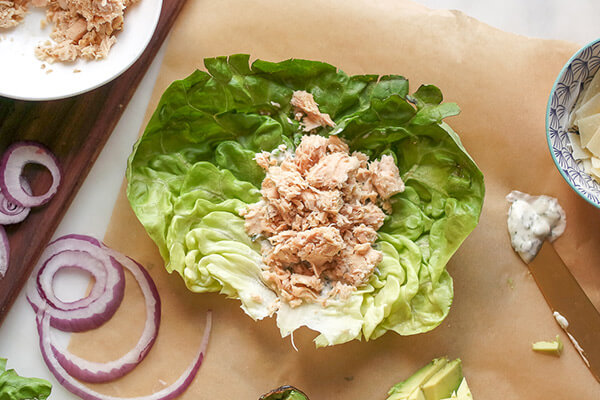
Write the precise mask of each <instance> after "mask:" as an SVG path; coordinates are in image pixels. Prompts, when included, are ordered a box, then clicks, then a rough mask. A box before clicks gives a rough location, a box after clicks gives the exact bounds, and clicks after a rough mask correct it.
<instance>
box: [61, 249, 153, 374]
mask: <svg viewBox="0 0 600 400" xmlns="http://www.w3.org/2000/svg"><path fill="white" fill-rule="evenodd" d="M102 248H103V249H104V250H105V251H106V253H107V254H109V255H110V256H111V257H112V258H114V259H115V260H116V261H117V262H118V263H119V265H122V266H123V267H125V268H127V270H128V271H129V272H131V274H132V275H133V277H134V278H135V280H136V281H137V282H138V284H139V286H140V289H141V290H142V294H143V295H144V300H145V303H146V322H145V324H144V330H143V331H142V335H141V336H140V338H139V340H138V342H137V344H136V345H135V346H134V347H133V348H132V349H131V350H130V351H129V352H127V353H126V354H125V355H123V356H122V357H120V358H119V359H117V360H113V361H109V362H106V363H98V362H92V361H88V360H85V359H83V358H81V357H78V356H76V355H74V354H72V353H70V352H69V351H68V350H66V349H60V350H59V349H58V348H57V347H56V345H55V343H56V341H55V340H54V338H53V337H52V336H51V344H52V351H53V353H54V356H55V357H56V359H57V360H58V362H59V363H60V364H61V366H62V367H63V368H64V369H65V370H66V371H67V373H68V374H70V375H71V376H72V377H74V378H77V379H79V380H82V381H86V382H96V383H97V382H108V381H111V380H114V379H116V378H119V377H121V376H123V375H125V374H127V373H128V372H130V371H131V370H132V369H134V368H135V367H136V366H137V365H138V364H139V363H140V362H141V361H142V360H143V359H144V357H146V355H147V354H148V351H150V349H151V348H152V345H153V344H154V341H155V340H156V336H157V335H158V327H159V326H160V316H161V313H160V297H159V295H158V290H157V289H156V286H155V285H154V282H153V281H152V278H151V277H150V275H149V274H148V272H147V271H146V269H145V268H144V267H142V266H141V265H140V264H138V263H137V262H135V261H134V260H132V259H131V258H129V257H125V256H124V255H122V254H121V253H119V252H116V251H114V250H112V249H109V248H108V247H106V246H103V247H102Z"/></svg>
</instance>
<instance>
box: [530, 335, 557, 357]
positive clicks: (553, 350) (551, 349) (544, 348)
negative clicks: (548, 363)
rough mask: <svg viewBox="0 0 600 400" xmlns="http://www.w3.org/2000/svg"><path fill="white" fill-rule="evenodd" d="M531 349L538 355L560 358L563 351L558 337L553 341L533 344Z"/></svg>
mask: <svg viewBox="0 0 600 400" xmlns="http://www.w3.org/2000/svg"><path fill="white" fill-rule="evenodd" d="M531 349H532V350H533V351H538V352H540V353H545V354H550V355H553V356H557V357H560V354H561V353H562V350H563V343H562V341H561V340H560V336H558V335H556V339H554V340H553V341H541V342H535V343H534V344H533V345H532V346H531Z"/></svg>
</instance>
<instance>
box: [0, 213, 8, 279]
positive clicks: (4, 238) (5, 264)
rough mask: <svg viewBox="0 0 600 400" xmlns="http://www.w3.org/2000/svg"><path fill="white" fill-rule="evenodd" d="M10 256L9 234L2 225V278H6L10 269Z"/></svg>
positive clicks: (0, 259)
mask: <svg viewBox="0 0 600 400" xmlns="http://www.w3.org/2000/svg"><path fill="white" fill-rule="evenodd" d="M9 258H10V246H9V244H8V236H6V231H5V230H4V227H3V226H2V225H0V279H2V278H4V275H5V274H6V271H7V270H8V259H9Z"/></svg>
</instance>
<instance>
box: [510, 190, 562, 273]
mask: <svg viewBox="0 0 600 400" xmlns="http://www.w3.org/2000/svg"><path fill="white" fill-rule="evenodd" d="M506 200H508V201H509V202H511V203H512V204H511V206H510V208H509V210H508V232H509V233H510V241H511V244H512V247H513V249H515V251H516V252H517V253H518V254H519V256H521V258H522V259H523V261H525V262H526V263H529V262H530V261H531V260H533V259H534V258H535V256H536V255H537V253H538V251H539V250H540V248H541V247H542V244H543V243H544V240H546V239H548V240H550V241H551V242H553V241H554V240H556V239H557V238H558V237H559V236H560V235H562V233H563V232H564V231H565V227H566V226H567V218H566V215H565V212H564V210H563V209H562V207H561V206H560V204H558V200H556V199H555V198H554V197H550V196H530V195H528V194H527V193H522V192H519V191H516V190H513V191H512V192H510V193H509V194H508V196H506Z"/></svg>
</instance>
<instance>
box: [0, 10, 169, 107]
mask: <svg viewBox="0 0 600 400" xmlns="http://www.w3.org/2000/svg"><path fill="white" fill-rule="evenodd" d="M161 7H162V0H140V1H139V2H138V3H137V4H134V5H132V6H131V7H130V8H129V9H128V10H127V11H125V22H124V27H123V31H120V32H119V33H118V34H117V36H116V37H117V42H116V43H115V45H114V46H113V47H112V48H111V50H110V52H109V53H108V56H107V57H106V58H105V59H103V60H98V61H86V60H78V61H76V62H73V63H60V62H55V63H54V64H49V63H47V62H42V61H40V60H39V59H38V58H36V56H35V54H34V51H35V47H36V45H37V44H38V43H40V42H44V41H46V40H49V39H50V36H49V35H50V32H51V31H52V25H51V24H48V26H47V27H46V28H44V29H41V27H40V21H41V20H42V19H43V18H44V17H45V14H46V9H45V8H41V9H37V8H33V7H30V10H29V13H28V14H27V15H26V16H25V19H24V21H23V22H22V23H21V24H19V25H18V26H16V27H15V28H12V29H0V60H1V61H0V96H5V97H11V98H13V99H21V100H54V99H62V98H65V97H70V96H74V95H77V94H81V93H84V92H87V91H89V90H92V89H95V88H97V87H98V86H101V85H103V84H105V83H107V82H110V81H111V80H113V79H114V78H116V77H117V76H119V75H120V74H121V73H123V72H124V71H125V70H127V68H129V67H130V66H131V65H132V64H133V63H134V62H135V61H136V60H137V59H138V58H139V56H140V55H141V54H142V52H143V51H144V49H145V48H146V46H147V45H148V43H149V42H150V39H151V38H152V35H153V34H154V29H155V28H156V25H157V24H158V18H159V16H160V10H161ZM43 64H44V65H45V68H42V65H43ZM76 70H79V71H81V72H77V73H76V72H74V71H76ZM49 71H51V72H49Z"/></svg>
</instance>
